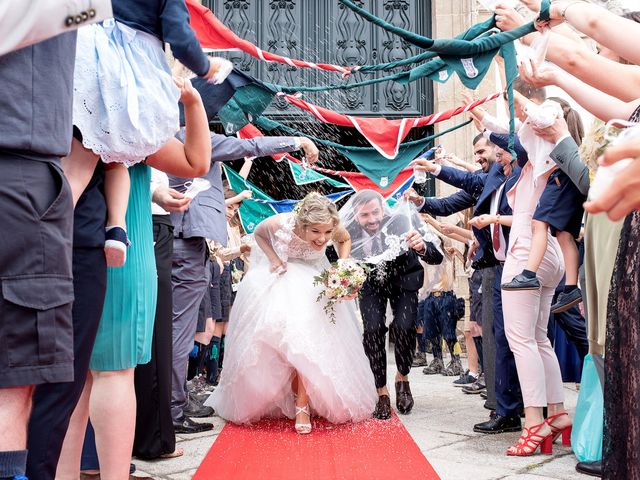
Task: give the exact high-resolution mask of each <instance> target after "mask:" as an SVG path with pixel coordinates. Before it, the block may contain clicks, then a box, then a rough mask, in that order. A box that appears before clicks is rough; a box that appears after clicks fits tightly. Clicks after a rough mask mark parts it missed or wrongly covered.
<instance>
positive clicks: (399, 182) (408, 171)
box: [238, 125, 435, 199]
mask: <svg viewBox="0 0 640 480" xmlns="http://www.w3.org/2000/svg"><path fill="white" fill-rule="evenodd" d="M238 134H239V136H241V138H254V137H261V136H263V135H262V132H261V131H260V130H258V129H257V128H256V127H254V126H253V125H247V127H246V128H243V129H242V130H241V131H240V132H238ZM433 152H435V149H432V150H430V151H429V152H427V153H426V154H425V156H429V155H431V154H432V153H433ZM272 157H273V158H277V157H280V159H282V158H287V159H288V160H289V162H291V163H294V164H296V165H298V166H300V163H301V162H300V160H298V159H297V158H294V157H292V156H291V155H289V154H288V153H284V154H279V155H272ZM300 168H302V167H300ZM311 170H313V171H316V172H321V173H326V174H327V175H334V176H336V177H342V178H344V179H345V181H346V182H347V184H348V185H350V186H351V187H352V188H353V189H354V190H355V191H360V190H375V191H376V192H379V193H380V194H381V195H382V196H383V197H384V198H385V199H389V198H392V197H393V196H396V195H397V194H400V195H402V193H404V191H405V190H406V189H407V188H409V187H410V186H411V184H412V183H413V168H405V169H404V170H402V171H401V172H400V173H399V174H398V176H397V177H396V178H395V179H394V180H393V181H392V182H391V184H389V185H388V186H387V187H384V188H381V187H379V186H378V185H377V184H376V183H374V182H373V181H372V180H371V179H369V178H368V177H367V176H366V175H364V174H363V173H360V172H344V171H339V170H330V169H328V168H322V167H319V166H317V165H309V166H308V167H307V175H309V174H310V171H311Z"/></svg>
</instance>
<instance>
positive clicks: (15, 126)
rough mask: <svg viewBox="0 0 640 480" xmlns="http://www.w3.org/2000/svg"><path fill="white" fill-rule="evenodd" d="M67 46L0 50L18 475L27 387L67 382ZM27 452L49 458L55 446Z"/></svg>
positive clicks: (7, 472)
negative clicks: (64, 163) (64, 160)
mask: <svg viewBox="0 0 640 480" xmlns="http://www.w3.org/2000/svg"><path fill="white" fill-rule="evenodd" d="M75 48H76V35H75V33H64V34H61V35H59V36H57V37H55V38H52V39H49V40H46V41H44V42H42V43H37V44H35V45H32V46H29V47H25V48H22V49H20V50H16V51H14V52H10V53H7V54H6V55H3V56H0V84H2V86H3V94H2V95H1V96H0V113H1V115H0V131H2V135H1V136H0V175H1V178H2V181H1V182H0V199H1V200H0V201H1V208H0V222H1V223H2V232H3V234H2V235H0V287H1V289H2V293H3V294H2V296H0V310H1V311H2V315H0V344H2V345H3V347H2V352H3V354H2V356H1V357H0V405H2V408H0V431H2V432H3V434H2V435H1V436H0V477H3V478H14V477H21V476H24V474H25V468H26V465H27V449H26V448H27V426H28V422H29V415H30V413H31V407H32V395H33V392H34V388H35V386H37V385H44V384H49V383H59V382H72V381H73V375H74V364H73V350H74V348H73V347H74V343H73V326H72V325H73V317H72V302H73V278H72V273H73V272H72V235H73V202H72V198H71V190H70V187H69V184H68V182H67V181H66V180H65V177H64V174H63V173H62V170H61V157H63V156H64V155H67V154H68V153H69V150H70V148H71V129H72V121H71V111H72V91H73V89H72V84H73V65H74V56H75ZM27 78H28V79H29V81H25V79H27ZM34 112H38V113H39V114H34ZM97 268H98V269H99V265H98V267H97ZM96 288H99V285H98V286H97V287H96ZM60 428H64V419H63V420H62V425H56V430H57V429H60ZM54 450H55V449H54ZM37 454H38V455H45V456H49V455H50V456H52V457H53V459H52V460H50V461H53V462H55V457H56V453H55V451H54V452H53V453H49V452H42V451H40V452H38V453H37Z"/></svg>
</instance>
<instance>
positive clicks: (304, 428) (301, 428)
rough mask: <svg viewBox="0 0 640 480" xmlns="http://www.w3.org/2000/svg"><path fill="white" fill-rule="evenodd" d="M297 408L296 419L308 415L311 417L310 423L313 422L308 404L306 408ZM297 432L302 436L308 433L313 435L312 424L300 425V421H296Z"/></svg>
mask: <svg viewBox="0 0 640 480" xmlns="http://www.w3.org/2000/svg"><path fill="white" fill-rule="evenodd" d="M295 407H296V417H297V416H298V414H300V413H306V414H307V415H309V422H311V412H310V410H309V404H308V403H307V404H306V405H305V406H304V407H299V406H297V405H296V406H295ZM296 432H298V433H299V434H300V435H306V434H308V433H311V423H298V420H296Z"/></svg>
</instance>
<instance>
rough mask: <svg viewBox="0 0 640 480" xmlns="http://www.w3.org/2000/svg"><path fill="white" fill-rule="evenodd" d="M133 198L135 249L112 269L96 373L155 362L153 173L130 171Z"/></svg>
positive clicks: (130, 220)
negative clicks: (152, 347)
mask: <svg viewBox="0 0 640 480" xmlns="http://www.w3.org/2000/svg"><path fill="white" fill-rule="evenodd" d="M129 176H130V178H131V192H130V194H129V205H128V207H127V217H126V220H127V234H128V236H129V239H130V240H131V246H130V247H129V249H128V250H127V261H126V263H125V264H124V266H122V267H120V268H108V269H107V293H106V298H105V302H104V309H103V311H102V318H101V319H100V327H99V328H98V335H97V337H96V343H95V346H94V348H93V353H92V355H91V364H90V368H91V369H92V370H103V371H104V370H125V369H127V368H133V367H135V366H136V365H138V364H144V363H148V362H149V361H150V360H151V341H152V337H153V322H154V318H155V313H156V299H157V294H158V278H157V272H156V260H155V255H154V251H153V222H152V219H151V190H150V181H151V169H150V168H149V167H148V166H146V165H144V164H137V165H135V166H133V167H131V168H129Z"/></svg>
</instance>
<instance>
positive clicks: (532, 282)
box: [502, 273, 541, 291]
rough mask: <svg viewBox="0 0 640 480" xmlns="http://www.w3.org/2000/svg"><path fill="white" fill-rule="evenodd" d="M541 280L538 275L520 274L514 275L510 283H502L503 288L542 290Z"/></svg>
mask: <svg viewBox="0 0 640 480" xmlns="http://www.w3.org/2000/svg"><path fill="white" fill-rule="evenodd" d="M540 288H541V285H540V280H538V277H533V278H530V277H527V276H525V275H524V274H522V273H521V274H519V275H516V276H515V277H513V280H511V281H510V282H509V283H503V284H502V290H512V291H517V290H540Z"/></svg>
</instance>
